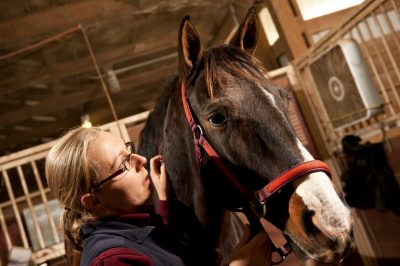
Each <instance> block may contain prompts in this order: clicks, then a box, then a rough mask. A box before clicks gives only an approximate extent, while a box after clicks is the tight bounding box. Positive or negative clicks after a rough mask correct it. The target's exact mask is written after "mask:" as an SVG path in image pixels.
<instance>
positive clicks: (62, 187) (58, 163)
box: [45, 128, 102, 250]
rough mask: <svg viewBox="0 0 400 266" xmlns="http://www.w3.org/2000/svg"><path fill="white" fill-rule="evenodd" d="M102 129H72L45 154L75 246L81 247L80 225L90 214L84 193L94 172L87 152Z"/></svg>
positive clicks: (48, 174) (64, 226)
mask: <svg viewBox="0 0 400 266" xmlns="http://www.w3.org/2000/svg"><path fill="white" fill-rule="evenodd" d="M101 132H102V130H101V129H99V128H76V129H73V130H71V131H69V132H68V133H67V134H65V135H64V136H63V137H61V138H60V139H59V140H58V141H57V143H56V144H55V145H54V146H53V147H52V148H51V149H50V151H49V153H48V155H47V157H46V167H45V171H46V178H47V183H48V185H49V187H50V189H51V191H52V192H53V194H54V195H55V197H56V198H57V199H58V200H59V201H60V202H61V203H62V204H63V205H64V206H65V209H64V212H63V214H62V215H61V221H60V224H61V229H62V231H63V233H64V235H65V236H66V237H67V238H68V239H69V240H70V242H71V245H72V247H73V248H74V249H76V250H82V239H81V237H80V233H79V232H80V225H81V224H82V223H83V222H85V221H86V220H87V219H88V218H90V217H91V215H90V214H89V213H87V212H86V210H85V209H84V207H83V206H82V204H81V197H82V196H83V195H84V194H85V193H87V192H88V191H89V189H90V185H91V182H92V178H94V176H95V175H94V172H93V170H92V169H91V167H90V164H89V161H88V157H87V153H88V149H89V148H90V147H91V146H92V143H93V141H94V140H95V139H96V138H97V137H98V135H99V134H100V133H101Z"/></svg>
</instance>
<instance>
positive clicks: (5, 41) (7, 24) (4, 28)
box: [0, 0, 224, 49]
mask: <svg viewBox="0 0 400 266" xmlns="http://www.w3.org/2000/svg"><path fill="white" fill-rule="evenodd" d="M222 4H224V2H222ZM207 6H211V7H213V8H215V7H218V5H216V4H215V2H214V1H211V0H192V1H190V2H184V3H183V2H182V1H181V0H170V1H168V3H167V2H160V1H158V0H147V1H146V2H145V4H144V3H143V2H141V1H111V0H86V1H76V2H73V3H68V4H65V5H60V6H56V7H54V8H50V9H45V10H41V11H38V12H34V13H31V14H29V15H27V16H23V17H17V18H13V19H9V20H6V21H2V22H0V36H2V38H1V39H0V46H1V47H2V48H3V49H9V48H10V47H15V45H16V44H17V45H19V46H21V45H24V44H27V43H29V42H32V41H35V40H38V39H42V38H43V36H46V35H47V34H49V33H54V32H59V31H61V30H65V29H68V28H71V27H73V26H76V25H78V24H88V23H97V22H98V21H99V19H101V20H103V21H104V20H113V19H114V20H115V18H116V17H117V18H118V17H123V16H127V15H129V16H132V15H133V14H135V15H136V16H139V15H140V14H143V15H146V14H147V15H148V14H151V12H158V13H160V12H169V11H172V10H175V9H176V8H183V7H186V8H189V7H207ZM66 14H68V19H63V18H65V17H66ZM49 21H51V23H49Z"/></svg>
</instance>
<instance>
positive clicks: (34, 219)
mask: <svg viewBox="0 0 400 266" xmlns="http://www.w3.org/2000/svg"><path fill="white" fill-rule="evenodd" d="M17 171H18V176H19V180H20V181H21V185H22V190H23V191H24V194H25V199H26V202H27V203H28V207H29V211H30V213H31V217H32V222H33V228H34V229H35V232H36V236H37V238H38V241H39V246H40V248H41V249H42V248H44V247H45V244H44V240H43V234H42V230H41V229H40V226H39V222H38V219H37V216H36V213H35V209H34V207H33V203H32V199H31V197H30V195H29V190H28V186H27V185H26V180H25V175H24V173H23V171H22V168H21V166H20V165H18V166H17Z"/></svg>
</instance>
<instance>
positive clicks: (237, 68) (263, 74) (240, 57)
mask: <svg viewBox="0 0 400 266" xmlns="http://www.w3.org/2000/svg"><path fill="white" fill-rule="evenodd" d="M202 62H203V65H204V76H205V82H206V86H207V92H208V95H209V96H210V98H213V96H214V90H215V88H216V87H217V88H220V89H224V83H223V80H222V77H223V75H220V73H219V72H220V71H223V72H225V73H227V74H229V75H230V76H233V77H235V78H238V79H244V80H246V81H248V82H257V83H260V84H262V83H263V82H264V81H265V79H268V78H269V76H268V74H267V71H266V70H265V69H264V67H263V66H262V64H261V62H259V61H258V60H257V59H256V58H254V57H252V56H251V55H249V54H248V53H246V52H244V51H242V50H240V49H238V48H236V47H233V46H228V45H222V46H218V47H213V48H209V49H207V50H206V51H205V53H204V56H203V60H202Z"/></svg>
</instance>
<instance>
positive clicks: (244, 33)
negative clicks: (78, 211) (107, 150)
mask: <svg viewBox="0 0 400 266" xmlns="http://www.w3.org/2000/svg"><path fill="white" fill-rule="evenodd" d="M258 30H259V22H258V17H257V15H256V13H255V11H254V9H250V10H249V12H248V13H247V15H246V17H245V18H244V20H243V21H242V23H241V24H240V26H239V28H238V30H237V32H236V34H235V35H234V37H233V38H232V40H231V41H230V42H229V44H221V45H217V46H214V47H209V48H207V49H203V47H202V45H201V39H200V36H199V34H198V32H197V30H196V28H195V27H194V26H193V25H192V23H191V22H190V17H189V16H186V17H185V18H184V19H183V20H182V22H181V25H180V28H179V33H178V57H179V66H178V75H177V76H175V77H173V78H172V79H170V80H169V81H168V82H166V84H165V86H164V89H163V90H162V93H161V95H160V97H159V99H158V100H157V103H156V105H155V107H154V109H153V110H152V111H151V113H150V114H149V117H148V119H147V122H146V125H145V127H144V129H143V130H142V132H141V136H140V144H139V149H138V152H139V153H140V154H142V155H144V156H146V157H148V158H149V157H152V156H154V155H156V154H161V155H162V156H163V158H164V161H165V162H166V166H167V172H168V175H169V179H170V189H171V193H172V195H173V196H172V197H173V200H174V201H176V202H177V206H178V205H179V206H180V207H181V210H180V211H179V214H180V217H179V219H178V221H180V223H179V226H178V227H177V228H178V229H177V231H178V232H177V235H179V236H180V240H179V241H180V243H182V244H183V245H184V246H185V247H186V249H185V251H184V252H182V255H183V256H184V257H185V259H186V260H187V263H188V265H227V264H228V263H229V256H230V254H231V253H232V250H233V248H234V247H235V245H236V244H237V243H238V240H239V238H240V236H241V233H242V232H243V231H242V227H243V225H242V221H241V220H240V219H239V218H238V216H237V215H236V214H235V211H238V210H243V206H246V207H248V206H250V208H252V209H253V207H252V206H254V204H250V203H251V202H258V200H253V199H254V194H255V193H254V191H259V190H260V189H262V188H264V187H265V185H266V184H268V183H269V182H270V181H273V180H275V178H276V177H277V176H281V175H282V173H287V172H288V171H289V172H290V171H292V170H291V169H293V168H298V167H297V166H298V165H303V164H307V163H309V162H311V161H313V160H314V158H313V157H312V156H311V154H310V153H309V152H308V151H307V150H306V148H305V147H304V146H303V145H302V143H301V142H300V140H299V138H298V137H297V136H296V133H295V131H294V129H293V127H292V126H291V124H290V122H289V120H288V117H287V105H288V97H287V93H286V92H285V90H284V89H282V88H280V87H279V86H277V85H275V84H273V83H272V82H271V81H270V79H269V78H268V75H267V72H266V70H265V69H264V67H263V66H262V64H261V63H260V62H259V61H258V60H257V59H256V58H255V57H254V56H253V53H254V50H255V48H256V45H257V39H258ZM185 101H186V103H185ZM188 113H189V114H188ZM188 119H189V120H190V119H192V120H193V121H194V123H191V126H189V124H188ZM193 121H192V122H193ZM192 129H193V130H192ZM199 136H200V137H199ZM202 137H204V138H206V144H207V145H209V146H212V148H213V150H215V151H216V152H215V154H218V155H217V156H214V155H212V154H210V153H208V152H207V151H206V150H207V147H205V146H201V145H199V142H202V141H201V138H202ZM203 142H204V141H203ZM215 159H217V160H215ZM221 165H222V168H221ZM300 172H301V173H300V174H298V175H297V176H296V178H295V179H293V180H292V179H287V180H284V181H283V182H281V183H282V184H279V185H278V186H277V188H276V189H275V190H274V193H273V194H272V195H268V197H267V196H265V197H264V199H265V198H266V200H263V203H264V206H263V208H264V209H266V211H265V212H262V214H261V215H260V216H262V218H265V219H267V220H268V221H270V222H271V223H272V224H274V225H275V226H276V227H277V228H279V229H280V230H282V232H283V233H284V235H285V238H287V240H288V242H289V245H290V247H291V249H292V250H293V252H294V253H295V254H296V255H297V256H298V257H299V258H300V260H301V261H303V262H304V263H305V264H306V263H308V262H309V261H314V262H317V263H319V262H321V263H329V264H333V265H335V264H339V263H340V261H341V260H342V259H343V257H345V256H346V255H347V254H349V252H351V250H352V248H353V245H354V237H353V221H352V217H351V212H350V209H349V208H348V206H347V205H346V204H345V203H344V202H343V201H342V200H341V198H340V197H339V195H338V194H337V192H336V191H335V188H334V186H333V184H332V182H331V180H330V178H329V175H328V171H327V169H326V168H324V167H322V168H321V169H319V170H318V169H317V170H313V171H305V172H302V171H300ZM227 175H235V176H236V181H235V180H234V182H238V183H240V184H241V185H240V186H236V185H235V184H234V182H232V180H230V178H228V177H227ZM243 194H245V196H244V195H243ZM253 213H257V211H254V212H253ZM249 220H250V219H249ZM253 221H254V219H253Z"/></svg>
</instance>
